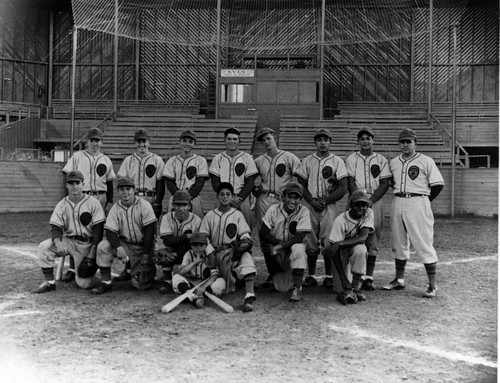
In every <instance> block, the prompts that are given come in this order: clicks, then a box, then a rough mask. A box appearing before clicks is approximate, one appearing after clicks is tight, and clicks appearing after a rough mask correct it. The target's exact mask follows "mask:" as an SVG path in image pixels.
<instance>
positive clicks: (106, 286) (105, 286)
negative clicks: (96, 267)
mask: <svg viewBox="0 0 500 383" xmlns="http://www.w3.org/2000/svg"><path fill="white" fill-rule="evenodd" d="M111 290H113V286H111V283H101V284H100V285H99V286H97V287H96V288H94V289H92V294H96V295H100V294H106V293H109V292H110V291H111Z"/></svg>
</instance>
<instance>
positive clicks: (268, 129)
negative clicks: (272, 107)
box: [257, 128, 276, 142]
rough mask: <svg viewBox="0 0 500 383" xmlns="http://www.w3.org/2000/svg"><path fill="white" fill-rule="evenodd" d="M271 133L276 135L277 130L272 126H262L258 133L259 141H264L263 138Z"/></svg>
mask: <svg viewBox="0 0 500 383" xmlns="http://www.w3.org/2000/svg"><path fill="white" fill-rule="evenodd" d="M269 133H271V134H274V135H276V132H275V131H274V130H272V129H271V128H262V130H261V131H260V132H259V133H258V134H257V142H260V141H262V138H263V137H264V136H265V135H266V134H269Z"/></svg>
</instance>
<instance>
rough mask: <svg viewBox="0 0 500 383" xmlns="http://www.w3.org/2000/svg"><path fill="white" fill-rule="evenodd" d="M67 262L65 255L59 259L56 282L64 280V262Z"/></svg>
mask: <svg viewBox="0 0 500 383" xmlns="http://www.w3.org/2000/svg"><path fill="white" fill-rule="evenodd" d="M65 260H66V256H64V255H63V256H62V257H59V258H57V268H56V275H55V279H56V281H60V280H61V279H62V276H63V272H64V261H65Z"/></svg>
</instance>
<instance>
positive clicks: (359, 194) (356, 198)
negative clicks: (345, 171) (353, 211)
mask: <svg viewBox="0 0 500 383" xmlns="http://www.w3.org/2000/svg"><path fill="white" fill-rule="evenodd" d="M349 201H350V202H352V203H356V202H360V201H361V202H366V203H367V204H369V203H370V197H369V196H368V194H366V192H365V191H364V190H356V191H355V192H354V193H352V194H351V197H350V198H349Z"/></svg>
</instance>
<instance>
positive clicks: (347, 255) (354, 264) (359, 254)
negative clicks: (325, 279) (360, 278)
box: [332, 244, 368, 293]
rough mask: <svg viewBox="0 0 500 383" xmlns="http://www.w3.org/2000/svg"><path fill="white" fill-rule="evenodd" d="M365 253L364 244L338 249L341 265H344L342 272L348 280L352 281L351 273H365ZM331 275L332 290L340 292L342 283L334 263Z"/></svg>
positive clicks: (366, 251)
mask: <svg viewBox="0 0 500 383" xmlns="http://www.w3.org/2000/svg"><path fill="white" fill-rule="evenodd" d="M367 253H368V250H367V248H366V245H362V244H361V245H355V246H352V247H349V248H346V249H342V250H340V257H341V258H342V266H343V267H344V272H345V275H346V277H347V279H348V280H349V282H351V281H352V274H361V275H365V273H366V257H367ZM332 263H333V262H332ZM332 277H333V291H334V292H336V293H340V292H341V291H342V290H343V288H342V283H341V281H340V276H339V273H338V272H337V268H336V267H335V265H334V264H333V265H332Z"/></svg>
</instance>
